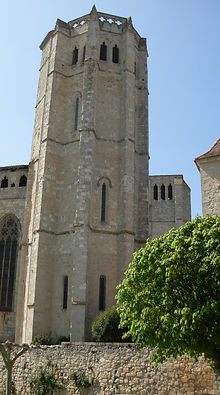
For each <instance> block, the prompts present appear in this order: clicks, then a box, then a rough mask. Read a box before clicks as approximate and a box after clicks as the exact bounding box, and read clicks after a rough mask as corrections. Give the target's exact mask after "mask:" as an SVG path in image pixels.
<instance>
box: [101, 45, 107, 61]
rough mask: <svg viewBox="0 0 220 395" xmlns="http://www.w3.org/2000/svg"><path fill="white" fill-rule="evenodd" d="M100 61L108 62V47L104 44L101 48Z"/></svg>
mask: <svg viewBox="0 0 220 395" xmlns="http://www.w3.org/2000/svg"><path fill="white" fill-rule="evenodd" d="M100 60H107V46H106V45H105V43H104V42H103V43H102V44H101V46H100Z"/></svg>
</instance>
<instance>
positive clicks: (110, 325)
mask: <svg viewBox="0 0 220 395" xmlns="http://www.w3.org/2000/svg"><path fill="white" fill-rule="evenodd" d="M119 323H120V317H119V314H118V312H117V309H116V306H113V307H111V308H110V309H108V310H106V311H103V312H101V313H99V314H98V315H97V317H96V318H95V319H94V321H93V323H92V336H93V339H94V341H96V342H109V343H111V342H119V343H121V342H124V340H123V339H122V336H123V334H124V332H126V329H120V328H119ZM126 341H127V342H129V341H130V339H127V340H126Z"/></svg>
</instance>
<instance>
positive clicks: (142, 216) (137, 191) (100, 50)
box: [16, 6, 149, 343]
mask: <svg viewBox="0 0 220 395" xmlns="http://www.w3.org/2000/svg"><path fill="white" fill-rule="evenodd" d="M40 48H41V50H42V61H41V66H40V78H39V87H38V95H37V104H36V117H35V126H34V134H33V144H32V153H31V162H30V165H29V178H28V186H27V198H26V213H25V225H24V231H23V234H24V237H23V243H22V251H21V269H20V289H19V293H18V305H17V327H16V341H17V342H25V343H30V342H31V340H32V338H33V337H34V336H36V335H42V334H48V333H51V334H52V336H53V337H58V336H69V334H70V339H71V341H83V340H88V339H90V338H91V332H90V328H91V322H92V320H93V319H94V317H95V316H96V315H97V314H98V313H99V311H100V310H104V309H106V308H108V307H110V306H112V305H114V304H115V293H116V291H115V288H116V286H117V284H118V283H119V282H120V281H121V280H122V278H123V274H124V271H125V270H126V268H127V265H128V263H129V262H130V261H131V259H132V253H133V251H134V250H135V249H137V248H140V247H141V246H142V244H143V243H144V242H145V241H146V238H147V236H148V200H149V199H148V180H149V176H148V160H149V155H148V84H147V64H146V62H147V49H146V40H145V39H144V38H141V37H140V36H139V34H138V33H137V31H136V30H135V29H134V27H133V25H132V21H131V18H128V19H126V18H123V17H118V16H114V15H109V14H105V13H101V12H97V10H96V8H95V6H94V7H93V9H92V11H91V13H90V14H88V15H85V16H83V17H80V18H77V19H75V20H73V21H70V22H68V23H65V22H63V21H61V20H57V23H56V26H55V29H54V30H52V31H50V32H49V33H48V34H47V36H46V37H45V39H44V40H43V42H42V44H41V46H40Z"/></svg>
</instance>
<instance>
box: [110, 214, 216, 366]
mask: <svg viewBox="0 0 220 395" xmlns="http://www.w3.org/2000/svg"><path fill="white" fill-rule="evenodd" d="M219 241H220V218H219V217H210V216H206V217H204V218H201V217H197V218H196V219H195V220H194V221H192V222H187V223H186V224H185V225H183V226H182V227H180V228H179V229H172V230H170V231H169V232H168V233H166V234H164V235H162V236H161V237H159V238H157V239H149V240H147V244H146V247H145V248H142V249H140V250H139V251H137V252H136V253H135V254H134V259H133V262H132V263H131V264H130V266H129V268H128V270H127V271H126V277H125V280H124V281H123V282H122V284H120V285H119V286H118V294H117V300H118V303H119V308H118V310H119V313H120V317H121V327H128V328H129V330H128V331H127V335H128V336H132V339H133V340H135V341H137V342H138V343H139V345H140V346H142V347H143V346H148V347H150V348H152V349H154V348H155V347H156V349H155V350H154V354H153V358H152V359H153V360H154V361H155V362H162V361H163V360H164V359H165V358H166V357H170V356H174V357H177V356H179V355H183V354H188V356H191V357H196V358H197V357H198V356H199V355H201V354H202V353H204V355H205V357H206V358H208V359H211V360H212V361H213V363H214V368H215V370H216V371H217V372H219V371H220V244H219Z"/></svg>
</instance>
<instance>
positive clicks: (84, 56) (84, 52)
mask: <svg viewBox="0 0 220 395" xmlns="http://www.w3.org/2000/svg"><path fill="white" fill-rule="evenodd" d="M85 58H86V46H85V45H84V47H83V57H82V60H83V62H84V60H85Z"/></svg>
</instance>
